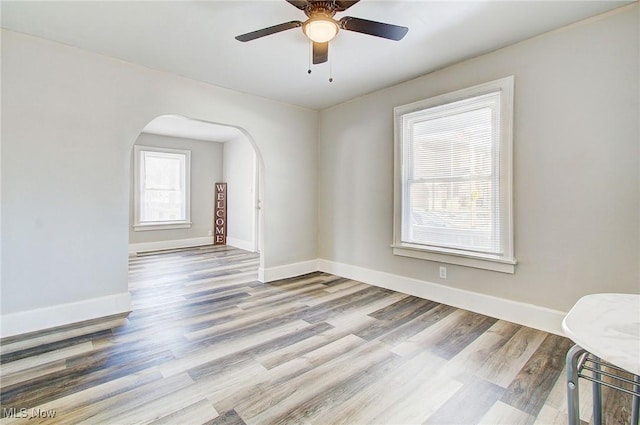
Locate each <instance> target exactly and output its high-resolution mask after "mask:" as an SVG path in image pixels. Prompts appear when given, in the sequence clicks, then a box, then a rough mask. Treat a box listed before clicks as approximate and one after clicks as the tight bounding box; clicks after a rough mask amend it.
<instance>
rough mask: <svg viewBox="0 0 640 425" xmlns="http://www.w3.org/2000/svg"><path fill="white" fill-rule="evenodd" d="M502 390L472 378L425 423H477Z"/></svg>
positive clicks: (439, 424)
mask: <svg viewBox="0 0 640 425" xmlns="http://www.w3.org/2000/svg"><path fill="white" fill-rule="evenodd" d="M504 391H505V390H504V388H502V387H499V386H497V385H495V384H492V383H490V382H487V381H484V380H481V379H474V380H472V381H471V382H468V383H467V384H465V385H464V386H463V387H462V388H460V390H459V391H457V392H456V393H455V394H454V395H453V396H452V397H451V398H450V399H449V400H447V402H446V403H444V404H443V405H442V406H441V407H440V408H439V409H438V410H436V411H435V412H434V414H433V415H431V416H430V417H429V418H428V419H427V421H426V423H427V424H433V425H436V424H437V425H449V424H450V425H458V424H475V423H478V422H479V421H480V420H481V419H482V418H483V417H484V416H485V415H486V414H487V412H488V411H489V409H491V407H492V406H493V405H494V404H495V403H496V402H497V401H498V400H500V397H501V396H502V394H503V393H504ZM461 406H464V408H461Z"/></svg>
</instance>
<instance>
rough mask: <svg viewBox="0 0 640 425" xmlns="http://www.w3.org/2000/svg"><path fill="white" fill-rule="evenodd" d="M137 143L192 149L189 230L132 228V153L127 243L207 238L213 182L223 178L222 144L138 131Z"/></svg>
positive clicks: (210, 219) (211, 226)
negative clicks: (135, 229)
mask: <svg viewBox="0 0 640 425" xmlns="http://www.w3.org/2000/svg"><path fill="white" fill-rule="evenodd" d="M135 144H136V145H144V146H155V147H160V148H173V149H185V150H189V151H191V227H190V228H189V229H171V230H146V231H138V232H134V231H133V223H134V203H133V194H134V178H133V153H132V155H131V157H132V158H131V176H132V178H131V186H130V190H131V195H130V198H129V202H130V209H129V210H130V211H129V243H130V244H134V243H142V242H156V241H166V240H175V239H190V238H200V237H207V236H208V233H207V232H208V231H209V230H212V229H213V192H214V188H213V184H214V183H215V182H220V181H222V158H223V155H222V150H223V146H224V145H223V144H222V143H216V142H207V141H203V140H192V139H182V138H177V137H167V136H158V135H156V134H147V133H141V134H140V136H139V137H138V139H137V140H136V143H135Z"/></svg>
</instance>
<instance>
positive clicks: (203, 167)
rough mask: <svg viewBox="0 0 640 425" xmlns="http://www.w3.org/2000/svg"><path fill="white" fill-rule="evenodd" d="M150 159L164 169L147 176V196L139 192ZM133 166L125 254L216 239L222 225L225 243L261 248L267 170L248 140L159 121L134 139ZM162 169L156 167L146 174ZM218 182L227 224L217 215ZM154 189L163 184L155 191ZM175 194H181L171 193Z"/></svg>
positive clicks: (211, 127) (221, 130)
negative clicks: (145, 200)
mask: <svg viewBox="0 0 640 425" xmlns="http://www.w3.org/2000/svg"><path fill="white" fill-rule="evenodd" d="M147 156H150V157H151V160H152V161H153V160H155V161H156V162H157V161H161V162H162V163H163V164H164V165H165V167H168V168H167V169H166V170H165V171H163V172H161V174H158V175H154V174H151V175H150V176H149V178H151V180H150V181H149V184H150V185H151V186H152V188H151V191H150V192H147V190H146V189H143V181H146V179H143V178H142V175H141V174H142V170H143V169H145V167H144V166H143V162H144V161H143V157H144V158H146V157H147ZM167 156H169V158H167ZM171 157H173V159H172V158H171ZM180 159H182V160H183V161H180ZM169 164H174V165H177V164H182V166H181V167H177V168H176V167H173V168H172V167H169ZM130 169H131V176H132V178H131V184H130V191H131V196H130V218H129V220H130V225H129V253H130V254H134V253H139V252H148V251H155V250H162V249H174V248H183V247H193V246H201V245H209V244H212V243H214V241H215V240H216V239H218V242H221V241H222V240H223V239H224V238H223V236H224V235H221V234H220V231H221V229H222V228H225V227H226V244H227V245H230V246H234V247H236V248H240V249H244V250H247V251H252V252H258V251H261V250H259V249H258V240H260V237H259V229H260V226H259V221H258V212H259V210H258V207H259V204H260V198H259V193H260V192H259V187H260V186H261V185H262V179H263V177H264V176H263V175H262V173H261V170H262V169H264V166H263V164H262V158H261V156H260V155H259V152H257V151H256V147H255V144H254V143H253V142H252V140H251V138H250V136H247V135H246V134H245V133H244V132H242V131H241V130H240V129H238V128H236V127H231V126H227V125H222V124H219V123H210V122H205V121H200V120H194V119H191V118H188V117H183V116H178V115H163V116H159V117H156V118H154V119H153V120H152V121H151V122H150V123H148V124H147V125H146V126H145V127H144V128H143V130H142V132H141V133H140V135H139V136H138V138H137V139H136V142H135V145H134V149H133V150H132V155H131V167H130ZM162 169H163V168H157V166H156V168H151V170H156V171H151V172H152V173H157V172H160V170H162ZM165 173H166V174H165ZM183 173H184V174H183ZM181 177H187V178H181ZM156 180H157V181H156ZM220 182H225V183H226V184H227V189H226V208H227V214H226V220H225V219H224V218H222V219H220V218H215V217H214V206H215V204H216V201H215V199H214V196H215V189H214V185H215V184H216V183H220ZM154 184H155V185H160V186H159V187H158V188H155V189H154V188H153V185H154ZM163 185H164V186H166V188H165V189H166V191H163V189H162V187H164V186H163ZM167 185H168V186H167ZM176 189H179V192H178V193H179V194H180V196H178V197H175V195H172V194H174V193H176V192H174V190H176ZM158 190H160V192H158ZM143 191H144V192H145V193H147V196H150V197H151V198H150V199H149V201H151V202H152V203H151V204H148V205H149V207H150V208H143V207H144V206H145V205H147V204H146V203H143V202H141V199H142V192H143ZM178 201H183V202H178ZM143 216H144V217H143ZM214 218H215V220H214ZM143 219H144V221H145V222H143ZM166 220H171V221H170V222H167V221H166ZM216 220H222V221H221V222H222V223H224V225H222V226H219V225H217V224H215V221H216Z"/></svg>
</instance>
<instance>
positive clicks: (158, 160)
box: [134, 145, 191, 230]
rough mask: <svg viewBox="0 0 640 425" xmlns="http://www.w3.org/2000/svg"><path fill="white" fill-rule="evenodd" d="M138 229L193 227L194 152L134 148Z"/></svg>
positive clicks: (145, 147)
mask: <svg viewBox="0 0 640 425" xmlns="http://www.w3.org/2000/svg"><path fill="white" fill-rule="evenodd" d="M134 153H135V163H134V168H135V170H134V175H135V186H136V190H135V217H136V220H135V224H134V229H135V230H150V229H159V228H160V229H172V228H184V227H189V226H190V224H191V223H190V208H189V204H190V202H189V201H190V199H189V193H190V161H191V152H190V151H184V150H178V149H167V148H155V147H149V146H139V145H136V146H135V147H134Z"/></svg>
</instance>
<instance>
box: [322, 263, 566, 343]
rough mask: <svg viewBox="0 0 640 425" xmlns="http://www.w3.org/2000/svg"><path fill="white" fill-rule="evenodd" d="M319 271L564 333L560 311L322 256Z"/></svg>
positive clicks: (520, 323)
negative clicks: (339, 261)
mask: <svg viewBox="0 0 640 425" xmlns="http://www.w3.org/2000/svg"><path fill="white" fill-rule="evenodd" d="M318 270H320V271H323V272H326V273H331V274H334V275H336V276H340V277H345V278H348V279H353V280H358V281H360V282H364V283H368V284H370V285H375V286H379V287H382V288H387V289H391V290H394V291H398V292H402V293H404V294H409V295H414V296H416V297H420V298H426V299H429V300H432V301H436V302H439V303H443V304H447V305H450V306H453V307H457V308H462V309H465V310H469V311H473V312H475V313H480V314H484V315H486V316H490V317H495V318H497V319H502V320H507V321H509V322H513V323H517V324H519V325H524V326H528V327H531V328H535V329H539V330H542V331H545V332H550V333H553V334H556V335H562V336H564V333H563V332H562V327H561V326H562V319H564V316H565V314H566V313H564V312H561V311H558V310H552V309H549V308H546V307H540V306H537V305H533V304H526V303H523V302H519V301H512V300H507V299H504V298H498V297H494V296H491V295H485V294H479V293H477V292H471V291H465V290H462V289H457V288H451V287H448V286H444V285H440V284H438V283H433V282H427V281H422V280H418V279H412V278H408V277H403V276H399V275H395V274H391V273H385V272H380V271H376V270H371V269H365V268H363V267H357V266H352V265H349V264H344V263H336V262H333V261H329V260H322V259H319V260H318Z"/></svg>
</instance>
